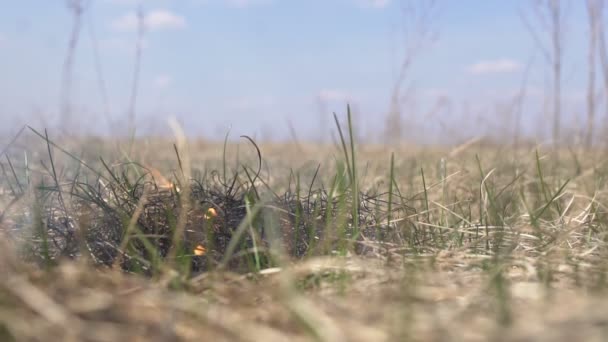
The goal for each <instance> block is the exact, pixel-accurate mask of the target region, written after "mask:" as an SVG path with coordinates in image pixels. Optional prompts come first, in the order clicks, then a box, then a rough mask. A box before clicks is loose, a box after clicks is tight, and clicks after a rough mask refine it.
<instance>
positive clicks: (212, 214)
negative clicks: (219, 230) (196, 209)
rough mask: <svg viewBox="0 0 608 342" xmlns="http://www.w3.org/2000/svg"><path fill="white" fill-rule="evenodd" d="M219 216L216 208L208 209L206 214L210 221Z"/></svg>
mask: <svg viewBox="0 0 608 342" xmlns="http://www.w3.org/2000/svg"><path fill="white" fill-rule="evenodd" d="M216 216H217V211H216V210H215V209H214V208H209V209H207V213H206V214H205V219H206V220H210V219H212V218H214V217H216Z"/></svg>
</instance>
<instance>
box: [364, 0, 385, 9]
mask: <svg viewBox="0 0 608 342" xmlns="http://www.w3.org/2000/svg"><path fill="white" fill-rule="evenodd" d="M356 2H357V5H358V6H359V7H363V8H385V7H387V6H388V5H389V4H390V3H391V0H356Z"/></svg>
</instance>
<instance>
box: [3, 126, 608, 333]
mask: <svg viewBox="0 0 608 342" xmlns="http://www.w3.org/2000/svg"><path fill="white" fill-rule="evenodd" d="M344 121H346V120H344ZM352 129H353V128H352V127H351V126H350V125H349V124H348V123H343V124H342V125H340V126H338V127H337V130H336V131H337V134H336V136H338V137H339V139H338V141H337V142H336V143H335V144H334V145H317V144H306V143H295V142H294V143H285V144H272V143H261V142H260V143H259V144H258V143H256V142H255V141H253V140H250V139H249V138H248V137H242V138H240V139H238V140H237V139H234V140H230V141H228V142H225V143H221V142H220V143H212V142H205V141H195V140H188V139H185V138H184V137H182V136H181V135H180V134H176V138H175V139H161V138H141V139H136V140H134V141H127V140H125V141H115V140H109V139H102V138H78V139H75V138H73V139H63V140H61V139H58V140H54V139H53V138H52V136H49V135H48V134H47V133H45V132H38V131H35V130H33V129H30V128H25V129H24V130H23V131H22V132H21V133H20V134H19V135H18V136H17V137H16V139H15V140H14V141H12V142H10V141H9V142H7V143H6V144H5V145H3V147H4V146H6V147H7V148H6V149H4V151H3V156H2V159H3V160H2V162H1V163H0V164H1V165H2V170H1V171H2V175H1V176H2V177H1V179H2V181H1V183H0V184H1V191H2V192H1V195H0V209H1V210H2V211H1V214H0V215H1V216H0V234H1V235H2V239H1V241H0V243H1V244H2V246H1V248H0V274H2V278H3V279H2V281H1V282H0V340H2V341H50V340H54V341H120V340H123V341H127V340H129V341H191V340H192V341H194V340H198V341H200V340H218V341H222V340H226V341H287V340H290V341H291V340H293V341H456V340H460V341H489V340H493V341H500V340H504V341H576V340H579V341H603V340H605V337H604V336H606V335H607V334H608V318H607V317H608V316H607V313H608V309H607V308H608V303H607V301H608V300H607V299H606V290H607V289H608V282H607V281H608V278H607V276H608V273H607V272H608V261H607V260H608V259H607V257H608V245H607V236H606V232H607V231H608V215H607V214H608V213H607V210H606V206H605V203H607V202H606V187H607V185H606V182H607V180H608V165H607V164H606V155H605V151H603V150H600V149H597V150H584V149H579V148H561V147H560V148H554V147H550V146H542V145H535V144H523V143H522V144H520V146H516V147H514V146H506V145H505V146H501V145H500V144H495V143H492V142H491V141H490V140H486V139H477V140H471V141H468V142H465V143H463V144H461V145H458V146H452V147H429V146H426V147H425V146H380V145H378V146H371V145H365V144H361V145H359V144H357V142H356V141H353V140H351V139H350V137H351V136H352ZM177 131H178V132H179V130H177ZM50 133H52V132H49V134H50Z"/></svg>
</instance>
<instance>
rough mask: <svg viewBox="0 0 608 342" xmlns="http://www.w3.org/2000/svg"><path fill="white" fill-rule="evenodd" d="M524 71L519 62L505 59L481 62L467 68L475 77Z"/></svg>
mask: <svg viewBox="0 0 608 342" xmlns="http://www.w3.org/2000/svg"><path fill="white" fill-rule="evenodd" d="M521 69H522V65H521V63H519V62H518V61H515V60H512V59H508V58H503V59H496V60H488V61H480V62H477V63H475V64H473V65H470V66H469V67H468V68H467V71H468V72H470V73H471V74H474V75H484V74H502V73H511V72H516V71H519V70H521Z"/></svg>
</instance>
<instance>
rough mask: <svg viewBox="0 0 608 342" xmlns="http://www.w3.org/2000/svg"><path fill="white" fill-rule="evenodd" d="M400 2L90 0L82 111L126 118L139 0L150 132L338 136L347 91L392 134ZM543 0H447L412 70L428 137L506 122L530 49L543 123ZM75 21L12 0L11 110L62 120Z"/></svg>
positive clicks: (576, 22) (78, 80)
mask: <svg viewBox="0 0 608 342" xmlns="http://www.w3.org/2000/svg"><path fill="white" fill-rule="evenodd" d="M402 2H403V1H399V0H141V1H137V0H93V1H92V2H91V5H90V6H89V7H87V10H86V11H85V13H84V16H83V26H82V30H81V32H80V33H81V34H80V39H79V43H78V48H77V50H76V51H75V64H74V67H73V69H72V70H73V71H72V74H73V76H72V77H73V84H72V87H71V90H70V92H69V94H70V103H71V106H72V108H73V110H72V113H74V114H73V115H74V118H73V119H72V125H73V126H78V127H79V128H77V129H79V130H82V131H83V132H89V131H90V132H95V133H101V134H107V133H112V132H117V130H120V129H124V123H125V122H126V113H127V108H128V103H129V102H128V101H129V96H130V91H131V82H132V74H133V65H134V50H135V42H136V40H137V32H136V26H137V20H136V18H135V14H134V13H135V12H134V11H135V9H136V8H137V5H138V4H141V5H142V8H143V9H144V13H145V17H146V19H145V22H146V28H147V29H146V32H145V36H144V41H143V46H144V49H143V55H142V60H141V63H142V64H141V76H140V87H139V92H138V102H137V122H138V127H139V128H138V129H139V132H140V133H141V134H146V133H152V134H155V133H165V132H167V131H168V128H167V123H166V122H167V120H166V118H167V117H168V116H174V117H176V118H177V119H178V121H180V122H181V123H182V124H183V125H184V127H185V130H186V132H187V133H188V134H190V135H193V136H205V137H211V138H217V137H220V136H222V135H223V134H224V133H225V132H226V131H227V130H228V128H229V127H232V131H233V132H234V133H235V135H240V134H249V135H253V136H258V137H273V138H284V137H289V136H290V133H289V130H288V129H287V127H288V122H290V123H291V124H292V126H295V127H296V129H297V131H298V135H299V136H300V138H317V137H321V136H327V131H328V129H330V128H331V124H332V122H333V119H332V118H331V112H332V111H338V112H339V113H343V112H344V107H345V103H346V102H347V101H348V102H350V103H352V104H353V107H354V108H355V109H356V113H357V118H356V119H357V124H358V126H359V131H360V132H361V134H362V135H364V136H366V137H370V139H376V138H379V137H381V132H382V129H383V127H384V126H383V125H384V118H385V116H386V113H387V111H388V102H389V97H390V93H391V89H392V85H393V84H394V80H395V70H396V69H397V67H398V65H399V63H400V60H401V58H402V53H401V50H402V47H403V46H404V43H403V39H402V37H401V35H400V33H401V30H400V27H401V26H402V24H403V17H402V15H401V12H400V8H401V7H400V6H401V3H402ZM530 3H531V1H530V0H510V1H501V0H458V1H455V0H443V1H441V0H440V1H438V12H437V15H436V16H435V17H434V21H433V22H434V27H435V28H436V30H437V32H438V39H437V40H436V41H434V42H433V43H432V44H429V45H427V46H425V47H424V48H423V49H421V51H419V54H418V55H417V58H416V59H415V60H414V63H413V65H412V69H411V73H410V74H409V77H408V79H407V85H408V89H410V92H409V94H410V96H409V97H408V102H406V104H405V105H404V108H405V111H406V112H407V113H405V114H404V116H406V120H407V121H408V122H410V123H411V124H410V125H409V126H410V127H416V129H412V131H414V132H416V133H418V134H419V135H421V136H424V137H426V138H429V137H431V136H435V135H445V134H446V133H451V132H453V131H456V132H458V133H455V134H456V135H462V136H467V135H474V134H478V133H480V132H481V131H487V132H483V133H489V132H493V131H494V130H495V129H497V128H502V127H504V125H505V122H506V121H505V119H504V118H503V117H501V116H500V115H504V113H503V114H500V113H501V112H500V110H498V109H497V108H499V107H500V106H501V105H504V103H506V102H508V101H510V100H511V99H512V98H513V95H514V94H515V93H516V92H517V91H518V89H519V87H520V84H521V80H522V78H523V74H524V70H525V69H526V65H527V64H528V63H529V61H530V60H532V61H533V64H531V69H530V70H531V71H530V74H529V78H530V81H529V83H528V90H529V91H528V93H529V96H528V100H527V101H526V104H527V105H526V107H525V108H526V109H525V111H524V117H525V118H524V124H525V125H526V127H528V129H527V130H528V131H529V132H530V133H539V132H540V133H543V132H546V131H545V130H544V127H543V126H544V125H543V124H542V123H543V122H545V121H543V118H542V117H541V116H540V115H539V114H538V112H539V108H540V104H541V103H542V99H543V98H544V95H543V92H544V90H545V89H546V87H547V79H548V77H549V73H548V67H547V65H546V63H545V61H544V60H543V58H542V55H541V54H540V53H538V49H536V48H535V45H534V43H533V40H532V39H531V37H530V34H529V33H528V31H527V30H526V28H525V26H524V25H523V24H522V20H521V13H528V14H529V13H530V11H529V5H530ZM582 5H583V2H582V1H574V2H571V6H570V7H569V9H568V16H567V24H568V28H567V35H566V41H565V43H566V61H565V69H564V82H565V85H564V88H565V95H564V110H565V115H566V116H568V118H569V119H568V118H567V119H565V120H566V121H567V122H568V120H571V121H572V120H574V119H573V118H574V117H575V115H574V114H579V115H580V114H581V113H582V112H583V111H584V106H583V105H584V90H585V84H586V79H585V75H586V70H587V69H586V64H585V60H586V56H587V41H586V34H587V26H586V25H587V22H586V14H585V12H584V7H583V6H582ZM530 18H532V20H533V17H530ZM71 25H72V19H71V16H70V12H69V11H68V10H67V8H66V6H65V1H40V0H20V1H11V2H8V3H7V4H5V5H4V6H3V10H2V11H1V12H0V74H1V75H2V77H1V78H0V115H2V116H3V117H6V118H8V122H10V123H11V125H12V127H16V126H18V125H20V124H23V123H30V124H33V125H35V126H48V127H54V125H57V124H58V121H59V115H58V111H59V108H60V104H61V98H62V97H61V94H62V66H63V63H64V60H65V58H66V54H67V44H68V39H69V35H70V30H71ZM95 46H96V47H97V51H98V57H99V62H100V63H99V65H100V67H101V73H99V72H98V71H97V69H96V61H95V58H94V56H95V55H94V51H95V50H94V47H95ZM100 75H101V76H102V78H103V81H104V83H105V88H106V90H107V98H108V102H107V103H108V106H109V107H108V108H109V113H108V115H109V116H110V118H109V119H108V118H106V116H105V114H104V112H105V111H104V110H103V108H104V106H103V103H104V102H103V101H102V100H101V99H102V96H101V94H102V91H101V90H100V89H101V87H100V83H99V76H100ZM598 83H599V81H598ZM440 99H443V101H444V102H445V101H446V99H447V101H448V102H449V106H448V107H449V108H450V109H446V108H448V107H445V106H444V107H441V108H442V110H441V111H439V112H438V113H431V112H432V111H431V109H432V108H433V107H434V105H435V104H436V103H437V102H438V101H440ZM418 126H420V127H418ZM532 127H533V128H532ZM74 129H76V128H74ZM539 129H540V131H539ZM421 132H424V133H421Z"/></svg>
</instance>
